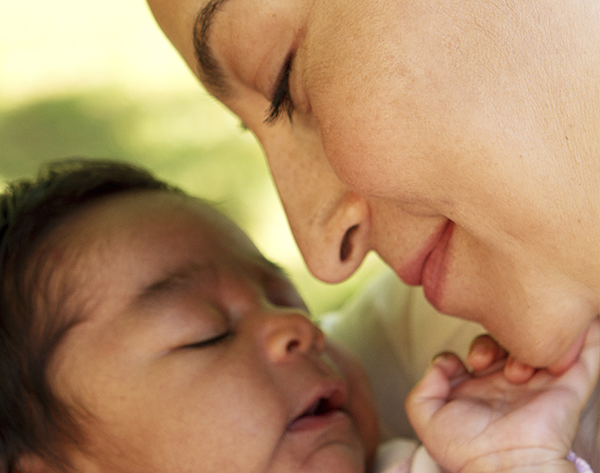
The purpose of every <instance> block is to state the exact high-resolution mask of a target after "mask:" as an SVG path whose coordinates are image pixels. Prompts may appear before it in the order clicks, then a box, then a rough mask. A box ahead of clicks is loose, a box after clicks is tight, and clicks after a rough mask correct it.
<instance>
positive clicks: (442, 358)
mask: <svg viewBox="0 0 600 473" xmlns="http://www.w3.org/2000/svg"><path fill="white" fill-rule="evenodd" d="M465 375H467V369H466V368H465V366H464V364H463V363H462V361H461V360H460V358H458V357H457V356H456V355H454V354H451V353H444V354H441V355H438V356H437V357H436V358H434V360H433V361H432V362H431V365H430V367H429V369H428V370H427V372H426V373H425V376H423V378H422V379H421V381H419V383H418V384H417V385H416V386H415V387H414V388H413V389H412V391H411V392H410V393H409V395H408V397H407V398H406V402H405V407H406V413H407V414H408V418H409V420H410V423H411V424H412V426H413V427H414V429H415V431H416V433H417V435H419V433H420V432H421V431H422V430H423V429H425V428H426V426H427V425H428V424H429V422H430V421H431V419H432V417H433V416H434V415H435V414H436V413H437V412H438V411H439V410H440V409H441V408H442V407H443V406H444V405H445V404H446V403H447V402H448V396H449V395H450V391H451V390H452V388H453V387H454V385H455V384H456V381H457V380H458V379H461V378H463V377H464V376H465Z"/></svg>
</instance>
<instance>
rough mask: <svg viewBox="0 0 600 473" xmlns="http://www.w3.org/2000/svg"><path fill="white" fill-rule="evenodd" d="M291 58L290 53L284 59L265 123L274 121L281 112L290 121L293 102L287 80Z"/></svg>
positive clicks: (288, 78)
mask: <svg viewBox="0 0 600 473" xmlns="http://www.w3.org/2000/svg"><path fill="white" fill-rule="evenodd" d="M293 59H294V56H293V55H292V54H290V56H289V57H288V58H287V60H286V61H285V64H284V66H283V69H282V73H281V77H280V79H279V82H278V83H277V89H275V94H274V95H273V99H272V100H271V106H270V107H269V110H268V111H267V118H266V120H265V123H267V124H273V123H275V122H276V121H277V120H278V119H279V118H280V117H281V115H282V114H283V113H286V114H287V116H288V118H289V119H290V121H292V113H293V112H294V104H293V102H292V98H291V96H290V87H289V80H290V72H291V70H292V60H293Z"/></svg>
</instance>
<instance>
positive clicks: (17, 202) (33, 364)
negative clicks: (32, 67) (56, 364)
mask: <svg viewBox="0 0 600 473" xmlns="http://www.w3.org/2000/svg"><path fill="white" fill-rule="evenodd" d="M148 190H161V191H170V192H177V193H179V192H180V191H179V190H178V189H176V188H174V187H171V186H169V185H167V184H165V183H164V182H162V181H159V180H157V179H155V178H154V177H153V176H152V175H151V174H149V173H148V172H146V171H144V170H142V169H139V168H136V167H134V166H131V165H128V164H124V163H119V162H114V161H107V160H85V159H69V160H64V161H59V162H55V163H51V164H49V165H46V166H45V167H43V168H42V169H41V170H40V172H39V175H38V177H37V178H36V179H31V180H26V179H24V180H20V181H16V182H13V183H10V184H9V185H8V187H7V188H6V189H5V190H4V192H3V193H2V194H0V473H14V472H16V471H18V463H19V458H21V457H23V456H24V455H31V456H33V457H36V458H39V459H41V460H43V461H45V462H47V463H48V464H49V465H52V466H53V467H54V468H57V469H61V470H64V471H67V470H69V465H68V462H67V461H66V460H65V456H64V451H63V448H62V445H63V443H64V441H65V440H69V441H71V442H74V443H75V444H77V440H76V438H77V435H76V431H77V424H76V422H75V421H74V420H73V418H72V415H71V413H70V411H69V410H68V409H67V408H66V406H64V405H62V403H61V402H59V400H58V399H56V398H55V397H54V396H53V393H52V391H51V389H50V386H49V384H48V380H47V377H46V371H47V367H48V364H49V360H50V358H51V356H52V354H53V352H54V350H55V349H56V347H57V345H58V343H59V341H60V339H61V337H62V336H63V335H64V334H65V333H66V332H67V330H68V329H69V327H70V325H69V324H68V323H65V322H64V319H63V318H60V317H57V316H56V315H57V314H56V313H55V311H52V310H51V309H49V308H48V307H44V304H40V303H39V300H40V298H41V300H43V298H44V297H45V296H44V295H43V294H40V292H43V290H42V289H41V288H42V287H43V283H42V281H41V278H42V276H41V268H42V267H43V259H44V257H43V255H44V252H43V251H42V252H40V248H41V247H42V243H44V241H45V238H46V237H47V236H48V235H49V233H50V232H51V231H52V230H53V229H55V228H56V227H57V226H59V225H60V224H61V222H63V221H64V220H65V219H66V218H67V217H69V216H71V215H73V214H74V213H75V212H77V211H78V210H80V209H81V208H82V207H84V206H86V205H87V204H89V203H91V202H93V201H95V200H97V199H100V198H102V197H106V196H110V195H115V194H121V193H125V192H132V191H148ZM46 297H47V296H46ZM36 301H37V302H36ZM48 312H50V313H48Z"/></svg>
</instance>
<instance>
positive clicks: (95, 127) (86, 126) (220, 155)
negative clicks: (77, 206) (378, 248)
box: [0, 88, 380, 314]
mask: <svg viewBox="0 0 600 473" xmlns="http://www.w3.org/2000/svg"><path fill="white" fill-rule="evenodd" d="M70 156H81V157H103V158H111V159H120V160H124V161H128V162H131V163H134V164H138V165H141V166H144V167H146V168H148V169H150V170H151V171H153V172H154V173H155V174H156V175H157V176H159V177H160V178H162V179H165V180H167V181H169V182H171V183H174V184H176V185H178V186H180V187H182V188H183V189H185V190H186V191H188V192H189V193H191V194H193V195H196V196H200V197H202V198H205V199H207V200H210V201H212V202H214V203H215V204H216V205H217V206H218V208H219V209H221V210H222V211H224V212H225V213H227V214H228V215H230V216H231V217H232V218H233V219H234V220H235V221H237V222H238V223H239V224H240V225H241V226H242V228H244V229H245V230H246V231H247V232H248V233H249V234H250V236H251V237H252V238H253V239H254V240H255V241H256V243H257V245H258V247H259V248H260V249H261V250H262V251H263V252H264V253H265V254H266V255H267V257H269V258H270V259H272V260H274V261H276V262H277V263H278V264H280V265H282V266H283V267H285V268H287V269H288V270H289V271H290V275H291V277H292V279H293V281H294V282H295V283H296V284H297V286H298V287H299V290H300V292H301V294H302V295H303V297H304V298H305V300H307V303H308V305H309V307H310V308H311V310H312V311H313V313H317V314H318V313H322V312H324V311H327V310H331V309H334V308H336V307H338V306H339V305H340V304H341V302H342V301H344V300H345V299H346V298H347V297H348V296H349V295H350V294H351V293H352V292H354V291H356V290H357V288H358V286H359V285H361V284H362V283H363V282H364V279H365V278H367V277H369V276H370V275H372V274H373V273H374V272H376V271H377V270H378V269H379V268H380V263H378V261H377V260H376V259H375V258H371V259H370V260H369V262H368V264H367V265H366V266H367V268H364V269H363V270H362V271H361V272H360V274H359V275H358V276H356V277H353V278H351V280H349V281H348V282H345V283H343V284H341V285H336V286H330V285H326V284H323V283H321V282H318V281H316V280H315V279H314V278H313V277H312V276H310V275H309V273H308V271H307V270H306V268H305V267H304V265H303V263H302V260H301V258H300V257H299V254H298V252H297V250H296V248H295V246H294V244H293V241H292V238H291V236H290V234H289V229H288V227H287V224H286V222H285V218H284V216H283V212H282V209H281V207H280V205H279V201H278V199H277V197H276V195H275V193H274V190H273V186H272V184H271V182H270V177H269V173H268V169H267V167H266V165H265V160H264V158H263V156H262V151H261V150H260V148H259V147H258V145H257V143H256V141H255V139H254V137H253V136H252V135H251V134H250V133H247V132H242V130H241V128H240V126H239V124H238V122H237V120H236V119H235V118H234V117H232V116H231V115H229V114H227V113H224V111H223V109H222V107H221V106H220V105H218V104H217V103H216V102H215V101H213V100H212V99H210V98H209V97H208V96H206V95H201V94H198V96H196V97H194V98H191V97H180V96H175V95H169V96H159V95H157V96H154V97H147V98H145V99H144V100H139V99H134V98H132V97H130V96H128V95H127V94H125V93H123V92H121V91H119V90H117V89H111V88H109V89H100V90H90V91H85V92H78V93H76V94H73V95H65V94H62V95H53V96H51V97H47V98H43V99H38V100H35V101H32V102H25V103H20V104H19V105H16V106H12V107H4V108H0V178H2V179H4V180H12V179H16V178H21V177H24V176H31V175H34V174H35V173H36V170H37V168H38V167H39V165H40V164H42V163H44V162H47V161H52V160H55V159H61V158H64V157H70ZM290 248H291V249H290Z"/></svg>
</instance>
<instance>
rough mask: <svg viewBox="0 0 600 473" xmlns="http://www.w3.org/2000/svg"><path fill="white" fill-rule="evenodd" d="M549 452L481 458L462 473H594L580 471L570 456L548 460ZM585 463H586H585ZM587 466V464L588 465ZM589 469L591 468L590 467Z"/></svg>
mask: <svg viewBox="0 0 600 473" xmlns="http://www.w3.org/2000/svg"><path fill="white" fill-rule="evenodd" d="M546 455H547V451H544V452H535V451H531V450H524V451H516V452H510V453H507V452H504V453H502V454H501V455H493V456H488V457H483V458H479V459H477V460H475V461H473V462H470V463H469V464H468V465H465V467H464V468H462V469H461V470H460V472H461V473H537V472H540V471H543V472H544V473H593V472H592V470H591V469H588V470H585V469H584V470H580V469H578V465H576V464H575V462H574V457H573V456H570V457H567V458H562V459H556V458H554V459H548V460H545V459H544V457H545V456H546ZM584 463H585V462H584ZM586 465H587V464H586ZM588 468H589V467H588Z"/></svg>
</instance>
